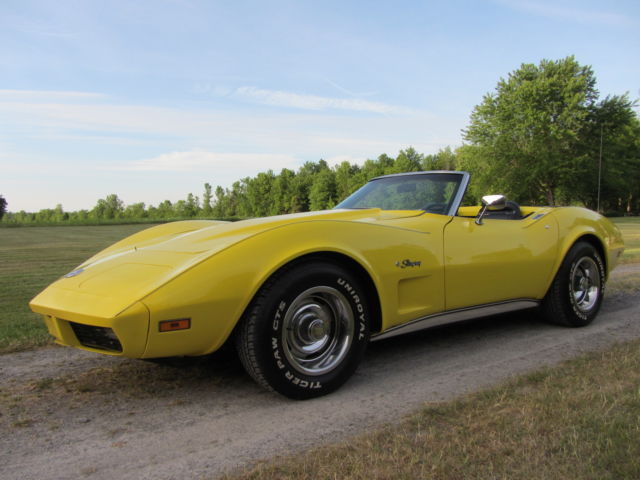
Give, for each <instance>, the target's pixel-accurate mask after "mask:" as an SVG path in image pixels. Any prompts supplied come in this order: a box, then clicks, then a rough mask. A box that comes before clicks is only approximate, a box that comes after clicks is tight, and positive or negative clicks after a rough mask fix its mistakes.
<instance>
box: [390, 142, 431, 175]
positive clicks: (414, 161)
mask: <svg viewBox="0 0 640 480" xmlns="http://www.w3.org/2000/svg"><path fill="white" fill-rule="evenodd" d="M423 162H424V155H422V154H420V153H418V152H416V150H415V148H413V147H409V148H407V149H405V150H400V153H398V156H397V157H396V160H395V162H393V166H391V167H390V168H386V169H385V173H404V172H417V171H419V170H422V164H423Z"/></svg>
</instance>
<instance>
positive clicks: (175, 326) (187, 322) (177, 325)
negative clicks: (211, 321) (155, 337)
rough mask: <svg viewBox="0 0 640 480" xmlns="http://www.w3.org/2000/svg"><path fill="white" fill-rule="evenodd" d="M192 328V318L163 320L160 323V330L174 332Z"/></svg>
mask: <svg viewBox="0 0 640 480" xmlns="http://www.w3.org/2000/svg"><path fill="white" fill-rule="evenodd" d="M188 328H191V319H190V318H180V319H178V320H163V321H162V322H160V323H159V324H158V329H159V331H160V332H174V331H176V330H187V329H188Z"/></svg>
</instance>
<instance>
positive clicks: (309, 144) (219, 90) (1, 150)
mask: <svg viewBox="0 0 640 480" xmlns="http://www.w3.org/2000/svg"><path fill="white" fill-rule="evenodd" d="M638 52H640V2H638V1H637V0H634V1H615V0H614V1H610V2H596V1H590V0H585V1H565V0H556V1H549V0H532V1H528V0H494V1H480V0H479V1H456V0H451V1H446V2H445V1H443V2H434V1H423V2H419V1H396V2H388V1H362V2H360V1H352V2H349V1H346V0H343V1H339V2H338V1H337V2H334V1H326V0H325V1H322V2H314V1H270V2H265V1H262V2H259V1H253V2H252V1H241V0H237V1H233V2H231V1H224V2H223V1H197V0H192V1H188V0H185V1H182V0H153V1H144V0H143V1H112V2H103V1H90V0H86V1H65V0H60V1H55V2H54V1H50V0H47V1H31V0H17V1H14V0H3V1H2V2H1V3H0V194H2V195H4V196H5V198H6V199H7V200H8V202H9V210H11V211H18V210H23V209H24V210H28V211H34V210H39V209H41V208H52V207H54V206H55V205H56V204H58V203H61V204H62V205H63V207H64V208H65V210H76V209H80V208H87V209H90V208H92V207H93V206H94V205H95V203H96V200H97V199H98V198H103V197H105V196H106V195H107V194H109V193H117V194H118V195H119V196H120V198H122V199H123V200H124V201H125V203H127V204H129V203H134V202H145V203H147V204H157V203H158V202H160V201H162V200H164V199H169V200H172V201H176V200H179V199H181V198H185V197H186V195H187V193H189V192H193V193H194V194H196V195H201V192H202V190H203V184H204V183H205V182H209V183H211V184H213V185H218V184H220V185H223V186H229V185H230V184H231V183H232V182H233V181H235V180H237V179H239V178H242V177H245V176H252V175H255V174H256V173H257V172H259V171H264V170H267V169H273V170H274V171H276V172H278V171H279V170H280V169H281V168H283V167H287V168H292V169H295V168H297V167H298V166H300V165H301V164H302V163H303V162H305V161H307V160H318V159H320V158H324V159H326V160H327V161H328V162H329V163H330V164H335V163H338V162H340V161H342V160H349V161H351V162H358V163H361V162H362V161H364V160H365V159H366V158H375V157H377V156H378V155H379V154H381V153H388V154H390V155H395V154H396V153H397V152H398V151H399V150H400V149H402V148H406V147H408V146H413V147H415V148H416V149H417V150H418V151H420V152H423V153H435V152H437V151H438V150H439V149H440V148H442V147H445V146H447V145H451V146H453V147H455V146H458V145H460V144H461V143H462V138H461V129H463V128H464V127H465V126H466V125H467V122H468V118H469V114H470V112H471V110H472V108H473V107H474V105H476V104H478V103H479V102H480V101H481V99H482V96H483V95H484V94H486V93H488V92H490V91H492V90H493V89H494V88H495V85H496V83H497V81H498V79H499V78H500V77H505V76H506V75H507V74H508V73H509V72H510V71H513V70H514V69H516V68H518V67H519V66H520V64H521V63H538V62H539V61H540V60H541V59H543V58H547V59H559V58H563V57H565V56H567V55H575V56H576V59H577V60H578V62H580V63H581V64H586V65H591V66H592V67H593V69H594V71H595V74H596V77H597V79H598V89H599V90H600V92H601V94H602V95H606V94H623V93H625V92H629V94H630V96H631V97H632V98H634V99H635V98H638V96H640V58H639V54H638Z"/></svg>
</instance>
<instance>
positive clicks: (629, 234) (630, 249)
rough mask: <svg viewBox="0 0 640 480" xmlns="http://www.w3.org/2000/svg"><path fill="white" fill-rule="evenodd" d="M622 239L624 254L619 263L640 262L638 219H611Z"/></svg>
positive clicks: (639, 225)
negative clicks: (620, 232)
mask: <svg viewBox="0 0 640 480" xmlns="http://www.w3.org/2000/svg"><path fill="white" fill-rule="evenodd" d="M611 220H613V223H615V224H616V225H617V226H618V228H619V229H620V230H621V231H622V236H623V237H624V254H623V255H622V258H621V259H620V262H621V263H638V262H640V217H619V218H612V219H611Z"/></svg>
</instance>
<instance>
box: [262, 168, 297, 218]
mask: <svg viewBox="0 0 640 480" xmlns="http://www.w3.org/2000/svg"><path fill="white" fill-rule="evenodd" d="M295 176H296V174H295V172H293V170H289V169H288V168H283V169H282V170H281V171H280V174H279V175H277V176H276V177H275V179H274V181H273V189H272V191H271V197H272V201H271V206H270V210H269V214H270V215H280V214H282V213H289V212H291V211H292V210H291V197H292V195H293V193H292V187H293V181H294V179H295Z"/></svg>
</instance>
